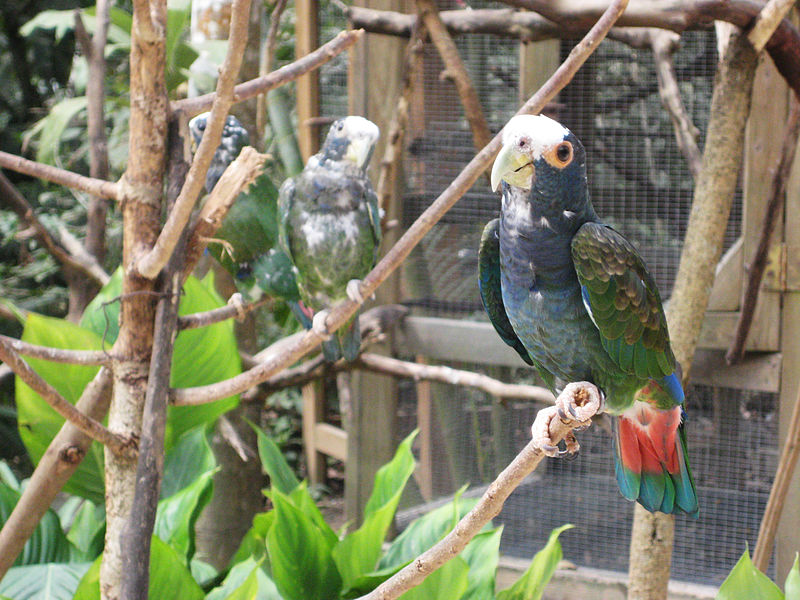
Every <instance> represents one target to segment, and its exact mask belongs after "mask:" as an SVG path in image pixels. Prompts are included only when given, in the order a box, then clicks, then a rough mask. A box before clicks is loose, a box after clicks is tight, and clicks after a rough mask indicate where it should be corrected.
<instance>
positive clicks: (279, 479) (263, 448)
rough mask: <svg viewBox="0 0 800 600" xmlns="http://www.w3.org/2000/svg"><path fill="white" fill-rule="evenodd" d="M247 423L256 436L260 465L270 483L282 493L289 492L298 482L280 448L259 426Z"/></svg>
mask: <svg viewBox="0 0 800 600" xmlns="http://www.w3.org/2000/svg"><path fill="white" fill-rule="evenodd" d="M248 423H250V427H252V428H253V430H254V431H255V432H256V435H257V436H258V457H259V458H260V459H261V466H262V467H264V470H265V471H266V472H267V475H269V482H270V485H271V486H272V487H273V488H275V489H276V490H278V491H279V492H282V493H284V494H289V493H291V492H292V490H294V489H295V488H296V487H297V486H299V485H300V482H299V481H298V479H297V477H296V476H295V474H294V471H292V468H291V467H290V466H289V463H287V462H286V459H285V458H284V457H283V453H282V452H281V450H280V448H278V445H277V444H276V443H275V442H274V441H273V440H272V439H271V438H270V437H269V436H268V435H267V434H266V433H264V430H263V429H261V427H259V426H258V425H256V424H255V423H252V422H250V421H248Z"/></svg>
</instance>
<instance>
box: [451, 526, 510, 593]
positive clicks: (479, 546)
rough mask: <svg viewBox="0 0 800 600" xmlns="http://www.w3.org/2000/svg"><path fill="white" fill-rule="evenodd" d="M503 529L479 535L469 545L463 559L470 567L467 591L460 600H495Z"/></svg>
mask: <svg viewBox="0 0 800 600" xmlns="http://www.w3.org/2000/svg"><path fill="white" fill-rule="evenodd" d="M502 533H503V528H502V527H498V528H496V529H493V530H491V531H484V532H483V533H479V534H478V535H476V536H475V537H474V538H472V541H471V542H470V543H469V544H467V547H466V548H464V551H463V552H462V553H461V558H463V559H464V561H465V562H466V563H467V565H469V573H468V575H467V583H468V586H467V591H466V592H465V593H464V595H463V596H461V598H460V600H486V599H487V598H494V589H495V575H496V574H497V562H498V559H499V558H500V536H501V535H502Z"/></svg>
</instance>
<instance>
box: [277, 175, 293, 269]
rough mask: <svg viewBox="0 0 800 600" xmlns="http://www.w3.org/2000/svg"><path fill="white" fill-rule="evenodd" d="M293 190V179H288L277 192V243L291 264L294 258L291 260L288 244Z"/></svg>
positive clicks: (290, 250)
mask: <svg viewBox="0 0 800 600" xmlns="http://www.w3.org/2000/svg"><path fill="white" fill-rule="evenodd" d="M294 188H295V182H294V179H293V178H291V177H289V178H287V179H286V180H285V181H284V182H283V184H282V185H281V189H280V190H279V191H278V243H279V244H280V245H281V248H283V251H284V252H285V253H286V255H287V256H288V257H289V260H290V261H292V262H294V258H292V249H291V244H290V243H289V212H290V211H291V208H292V202H294Z"/></svg>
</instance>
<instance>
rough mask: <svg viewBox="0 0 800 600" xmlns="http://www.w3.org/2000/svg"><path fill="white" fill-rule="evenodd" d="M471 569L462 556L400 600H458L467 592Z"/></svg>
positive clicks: (439, 569)
mask: <svg viewBox="0 0 800 600" xmlns="http://www.w3.org/2000/svg"><path fill="white" fill-rule="evenodd" d="M468 573H469V567H468V566H467V563H466V562H464V559H462V558H461V557H460V556H456V557H455V558H454V559H453V560H451V561H448V562H446V563H445V564H444V565H442V566H441V567H439V568H438V569H437V570H436V571H434V572H433V573H431V574H430V575H428V576H427V577H426V578H425V581H423V582H422V583H421V584H420V585H418V586H417V587H415V588H413V589H411V590H409V591H407V592H406V593H405V594H403V595H402V596H400V598H399V600H458V599H459V598H461V596H462V595H463V594H464V592H466V591H467V586H468V582H467V577H468Z"/></svg>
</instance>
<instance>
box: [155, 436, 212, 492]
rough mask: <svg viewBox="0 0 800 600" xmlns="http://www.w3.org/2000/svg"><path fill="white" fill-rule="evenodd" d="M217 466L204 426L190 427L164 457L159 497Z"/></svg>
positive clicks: (177, 490) (176, 490)
mask: <svg viewBox="0 0 800 600" xmlns="http://www.w3.org/2000/svg"><path fill="white" fill-rule="evenodd" d="M216 466H217V460H216V458H215V457H214V452H213V451H212V450H211V446H210V445H209V443H208V437H207V436H206V427H205V426H204V425H201V426H199V427H195V428H194V429H190V430H189V431H187V432H186V433H184V434H183V435H182V436H180V437H179V438H178V440H177V441H176V442H175V444H174V445H173V446H172V448H170V450H169V452H167V455H166V456H165V457H164V478H163V480H162V482H161V498H162V499H163V498H168V497H170V496H172V495H173V494H175V493H177V492H179V491H180V490H182V489H183V488H185V487H187V486H188V485H190V484H191V483H192V482H194V481H196V480H197V478H198V477H200V476H201V475H202V474H203V473H206V472H208V471H211V470H212V469H214V468H215V467H216Z"/></svg>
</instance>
